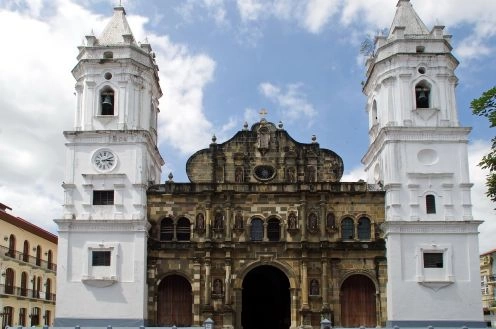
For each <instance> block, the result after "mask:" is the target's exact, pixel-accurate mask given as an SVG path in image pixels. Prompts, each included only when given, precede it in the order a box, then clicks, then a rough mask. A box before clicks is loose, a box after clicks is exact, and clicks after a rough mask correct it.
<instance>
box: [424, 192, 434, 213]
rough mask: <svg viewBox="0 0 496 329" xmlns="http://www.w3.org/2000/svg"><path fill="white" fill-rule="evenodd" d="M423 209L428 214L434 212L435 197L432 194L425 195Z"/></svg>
mask: <svg viewBox="0 0 496 329" xmlns="http://www.w3.org/2000/svg"><path fill="white" fill-rule="evenodd" d="M425 210H426V212H427V213H428V214H435V213H436V198H435V197H434V195H432V194H427V195H426V196H425Z"/></svg>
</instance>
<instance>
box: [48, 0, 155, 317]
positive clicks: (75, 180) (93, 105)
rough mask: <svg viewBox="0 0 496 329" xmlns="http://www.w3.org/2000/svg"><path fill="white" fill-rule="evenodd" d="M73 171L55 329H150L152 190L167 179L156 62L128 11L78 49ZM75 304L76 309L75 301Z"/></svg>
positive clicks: (70, 154)
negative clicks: (148, 252)
mask: <svg viewBox="0 0 496 329" xmlns="http://www.w3.org/2000/svg"><path fill="white" fill-rule="evenodd" d="M77 59H78V63H77V65H76V66H75V68H74V69H73V71H72V73H73V76H74V78H75V79H76V95H77V105H76V113H75V120H74V129H73V130H71V131H66V132H64V136H65V138H66V150H67V151H66V167H65V178H64V183H63V188H64V194H65V198H64V213H63V218H62V219H58V220H56V223H57V224H58V227H59V266H58V272H57V284H58V287H57V288H58V289H57V291H58V295H57V310H56V319H55V326H59V327H66V326H67V327H69V326H70V327H73V326H76V325H80V326H108V325H111V326H141V325H145V324H146V314H147V313H146V311H147V310H146V305H147V289H146V248H147V231H148V225H149V224H148V221H147V212H146V190H147V188H148V186H149V185H150V184H156V183H158V182H159V180H160V174H161V166H162V165H163V163H164V162H163V159H162V157H161V155H160V153H159V151H158V148H157V115H158V112H159V109H158V99H159V98H160V97H161V96H162V92H161V89H160V86H159V79H158V66H157V64H156V62H155V55H154V53H153V52H152V49H151V47H150V45H149V44H148V43H147V42H144V43H140V44H139V43H137V42H136V40H135V39H134V36H133V34H132V32H131V29H130V27H129V25H128V22H127V19H126V12H125V10H124V8H123V7H121V6H119V7H116V8H114V14H113V16H112V18H111V19H110V21H109V23H108V25H107V26H106V27H105V29H104V30H103V32H102V34H101V35H100V37H98V38H97V37H96V36H94V35H88V36H86V42H85V44H84V45H82V46H80V47H79V55H78V57H77ZM75 300H77V302H75Z"/></svg>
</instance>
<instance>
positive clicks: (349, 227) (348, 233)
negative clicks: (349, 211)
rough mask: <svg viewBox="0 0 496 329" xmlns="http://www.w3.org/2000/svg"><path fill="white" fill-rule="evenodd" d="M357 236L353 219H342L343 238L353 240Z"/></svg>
mask: <svg viewBox="0 0 496 329" xmlns="http://www.w3.org/2000/svg"><path fill="white" fill-rule="evenodd" d="M354 238H355V224H354V223H353V219H351V218H345V219H343V220H342V221H341V239H343V240H353V239H354Z"/></svg>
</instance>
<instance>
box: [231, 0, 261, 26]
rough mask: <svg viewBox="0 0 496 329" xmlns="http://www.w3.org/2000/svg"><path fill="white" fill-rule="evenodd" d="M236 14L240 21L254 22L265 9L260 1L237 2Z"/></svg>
mask: <svg viewBox="0 0 496 329" xmlns="http://www.w3.org/2000/svg"><path fill="white" fill-rule="evenodd" d="M236 4H237V6H238V12H239V15H240V16H241V20H242V21H245V22H246V21H256V20H258V18H259V17H260V16H261V14H262V13H263V12H264V11H265V9H266V8H267V6H266V5H264V3H263V1H260V0H237V1H236Z"/></svg>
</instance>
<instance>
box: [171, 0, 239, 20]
mask: <svg viewBox="0 0 496 329" xmlns="http://www.w3.org/2000/svg"><path fill="white" fill-rule="evenodd" d="M197 9H201V10H205V11H206V12H207V15H208V17H210V18H212V19H213V20H214V22H215V23H216V24H217V25H218V26H224V25H228V24H229V21H228V20H227V10H226V7H225V3H224V0H203V1H197V0H187V1H184V2H183V3H182V4H181V5H180V6H178V7H176V9H175V11H176V12H177V13H178V14H179V15H180V16H181V17H182V19H183V20H184V21H185V22H187V23H194V22H195V20H197V19H204V17H203V15H202V14H203V12H202V13H201V14H200V13H198V12H196V10H197Z"/></svg>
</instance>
